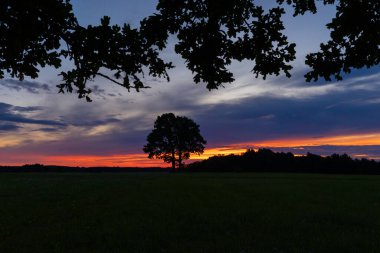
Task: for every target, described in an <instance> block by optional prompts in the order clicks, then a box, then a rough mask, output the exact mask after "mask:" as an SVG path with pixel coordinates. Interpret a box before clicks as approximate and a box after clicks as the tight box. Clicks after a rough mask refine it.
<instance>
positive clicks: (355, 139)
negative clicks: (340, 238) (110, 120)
mask: <svg viewBox="0 0 380 253" xmlns="http://www.w3.org/2000/svg"><path fill="white" fill-rule="evenodd" d="M321 145H334V146H366V145H380V133H370V134H355V135H342V136H330V137H315V138H313V137H305V138H298V139H277V140H267V141H261V142H242V143H236V144H230V145H226V146H223V147H212V148H206V149H205V152H204V153H203V154H202V155H200V156H197V155H192V156H191V159H190V160H189V161H187V163H191V162H194V161H198V160H204V159H207V158H209V157H211V156H215V155H229V154H241V153H244V152H245V151H246V150H247V149H248V148H255V149H257V148H294V149H297V148H299V149H302V146H309V147H312V146H321ZM0 156H1V155H0ZM352 156H353V157H356V158H362V157H366V154H361V153H359V152H358V153H357V154H352ZM0 160H2V162H3V163H4V164H3V165H23V164H26V163H28V164H33V163H40V164H45V165H61V166H73V167H77V166H79V167H170V164H167V163H164V162H163V161H161V160H156V159H148V158H147V155H146V154H116V155H104V156H95V155H94V156H88V155H75V156H43V155H34V154H24V155H22V158H21V157H16V156H14V157H13V156H12V157H4V158H1V159H0Z"/></svg>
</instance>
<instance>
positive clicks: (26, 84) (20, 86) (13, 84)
mask: <svg viewBox="0 0 380 253" xmlns="http://www.w3.org/2000/svg"><path fill="white" fill-rule="evenodd" d="M0 86H2V87H5V88H7V89H10V90H14V91H21V90H25V91H27V92H29V93H33V94H40V93H41V92H48V91H50V87H49V85H47V84H45V83H40V82H36V81H28V80H23V81H19V80H15V79H3V80H0Z"/></svg>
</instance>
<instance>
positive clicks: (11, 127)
mask: <svg viewBox="0 0 380 253" xmlns="http://www.w3.org/2000/svg"><path fill="white" fill-rule="evenodd" d="M19 128H20V127H19V126H17V125H15V124H0V132H9V131H15V130H18V129H19Z"/></svg>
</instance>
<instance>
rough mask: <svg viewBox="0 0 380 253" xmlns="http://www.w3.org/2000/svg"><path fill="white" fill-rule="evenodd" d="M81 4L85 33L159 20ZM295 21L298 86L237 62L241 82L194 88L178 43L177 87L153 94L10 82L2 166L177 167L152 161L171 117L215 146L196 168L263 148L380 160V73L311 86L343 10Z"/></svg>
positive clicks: (291, 24) (2, 113)
mask: <svg viewBox="0 0 380 253" xmlns="http://www.w3.org/2000/svg"><path fill="white" fill-rule="evenodd" d="M273 1H274V0H273ZM262 2H263V3H264V4H265V5H268V4H270V2H271V1H262ZM72 4H73V8H74V11H75V14H76V15H77V17H78V19H79V22H80V23H81V24H82V25H88V24H99V22H100V18H101V17H102V16H104V15H108V16H110V17H111V22H113V23H118V24H122V23H125V22H127V23H130V24H131V25H132V26H136V27H137V26H138V24H139V20H141V19H142V18H143V17H146V16H148V15H150V14H152V13H153V12H154V11H155V5H156V1H153V0H144V1H141V0H127V1H126V0H73V1H72ZM292 14H293V13H292V12H291V11H290V12H288V14H287V15H286V16H285V17H284V20H285V25H286V35H287V36H288V38H289V41H291V42H295V43H296V44H297V60H295V61H294V63H293V66H294V69H293V71H292V77H291V78H290V79H288V78H286V77H284V76H281V75H280V76H278V77H276V76H272V77H269V78H267V79H266V80H263V79H260V78H258V79H256V78H255V77H254V75H253V74H252V73H251V72H250V70H251V69H252V67H253V63H252V62H248V61H244V62H240V63H239V62H234V63H233V64H232V65H231V67H230V69H231V70H232V71H233V73H234V75H235V79H236V81H235V82H233V83H231V84H226V85H225V88H221V89H219V90H213V91H208V90H207V89H206V87H205V84H202V83H201V84H195V83H194V82H193V79H192V73H191V72H190V71H189V70H187V69H186V67H185V64H184V61H183V60H182V59H181V58H180V56H178V55H176V54H175V53H174V50H173V45H174V43H175V39H174V38H171V39H170V41H169V46H168V49H167V50H165V51H164V52H163V54H162V55H163V58H164V59H166V60H171V61H172V62H173V63H174V65H175V66H176V68H175V69H173V70H170V72H169V74H170V76H171V81H170V82H166V80H160V79H155V78H151V77H148V76H146V77H145V79H144V81H145V84H146V85H148V86H151V87H152V88H151V89H147V90H143V91H141V92H140V93H137V92H134V91H131V92H128V91H127V90H125V89H123V88H121V87H118V86H116V85H113V84H111V83H110V82H109V81H107V80H105V79H101V78H99V79H96V80H94V82H91V83H89V85H90V87H91V89H92V90H93V95H92V99H93V102H92V103H87V102H86V101H85V100H79V99H78V98H77V96H76V94H58V89H57V88H56V85H57V84H59V83H60V77H59V76H58V73H59V71H58V70H55V69H52V68H45V69H41V73H40V76H39V77H38V78H37V79H34V80H32V79H26V80H24V81H22V82H20V81H18V80H15V79H11V78H4V79H2V80H0V165H23V164H27V163H28V164H31V163H43V164H46V165H53V164H54V165H68V166H123V167H124V166H141V167H149V166H167V165H166V164H164V163H163V162H161V161H157V160H150V159H148V158H147V155H145V154H144V153H143V152H142V147H143V145H144V144H145V143H146V136H147V134H148V133H149V132H150V131H151V129H152V127H153V123H154V121H155V119H156V117H157V116H158V115H161V114H162V113H166V112H173V113H175V114H177V115H182V116H186V117H190V118H192V119H193V120H194V121H196V122H197V123H198V124H199V125H200V129H201V133H202V135H203V136H204V138H205V139H206V140H207V141H208V144H207V146H206V150H205V153H204V154H203V155H202V156H200V157H198V156H194V157H193V159H205V158H207V157H209V156H212V155H216V154H230V153H242V152H244V150H246V149H247V148H260V147H266V148H271V149H273V150H275V151H290V152H293V153H295V154H306V153H307V152H311V153H316V154H320V155H328V154H332V153H347V154H349V155H351V156H353V157H354V158H363V157H364V158H373V159H380V117H379V111H380V71H379V68H378V67H375V68H372V69H361V70H357V71H354V72H353V73H352V74H351V75H348V76H345V78H344V81H340V82H335V81H334V82H321V81H319V82H317V83H306V82H305V79H304V77H303V75H304V74H305V73H306V72H307V70H308V67H307V66H306V65H305V64H304V60H305V55H306V54H307V53H308V52H315V51H317V50H318V48H319V44H320V43H321V42H325V41H326V40H327V39H328V35H329V31H328V30H327V29H326V28H325V24H326V23H328V22H329V21H330V20H331V18H332V17H333V16H334V14H335V12H334V6H328V7H325V6H319V13H318V14H317V15H312V14H306V15H304V16H300V17H296V18H293V17H292ZM63 68H65V69H66V68H70V63H68V62H65V64H64V66H63Z"/></svg>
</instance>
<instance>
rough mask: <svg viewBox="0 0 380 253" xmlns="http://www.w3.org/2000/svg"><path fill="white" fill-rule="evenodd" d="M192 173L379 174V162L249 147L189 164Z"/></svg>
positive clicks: (341, 156) (344, 155)
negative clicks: (233, 153) (277, 151)
mask: <svg viewBox="0 0 380 253" xmlns="http://www.w3.org/2000/svg"><path fill="white" fill-rule="evenodd" d="M185 170H186V171H189V172H202V171H204V172H299V173H338V174H380V163H379V162H376V161H374V160H368V159H352V158H351V157H350V156H348V155H347V154H343V155H339V154H333V155H330V156H325V157H322V156H319V155H315V154H311V153H307V155H304V156H295V155H293V154H292V153H290V152H289V153H283V152H281V153H275V152H273V151H272V150H270V149H259V150H258V151H255V150H247V151H246V152H245V153H243V154H241V155H218V156H213V157H210V158H208V159H207V160H203V161H200V162H195V163H192V164H189V165H188V166H187V167H186V168H185Z"/></svg>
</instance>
